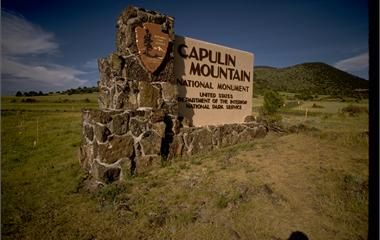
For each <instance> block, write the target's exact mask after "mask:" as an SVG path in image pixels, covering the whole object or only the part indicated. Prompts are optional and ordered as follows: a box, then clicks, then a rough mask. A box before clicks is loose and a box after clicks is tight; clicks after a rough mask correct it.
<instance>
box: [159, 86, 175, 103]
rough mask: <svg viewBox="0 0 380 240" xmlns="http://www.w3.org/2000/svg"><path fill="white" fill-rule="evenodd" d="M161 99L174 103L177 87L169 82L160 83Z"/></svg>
mask: <svg viewBox="0 0 380 240" xmlns="http://www.w3.org/2000/svg"><path fill="white" fill-rule="evenodd" d="M161 86H162V97H163V99H164V100H165V101H174V100H176V98H177V95H178V92H177V85H176V84H173V83H171V82H164V83H162V85H161Z"/></svg>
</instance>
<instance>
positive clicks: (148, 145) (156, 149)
mask: <svg viewBox="0 0 380 240" xmlns="http://www.w3.org/2000/svg"><path fill="white" fill-rule="evenodd" d="M161 142H162V138H161V137H160V135H158V134H157V133H155V132H154V131H150V130H148V131H146V132H145V133H144V135H143V137H142V139H141V141H140V145H141V150H142V152H143V153H144V155H151V154H160V152H161Z"/></svg>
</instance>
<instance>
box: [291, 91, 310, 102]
mask: <svg viewBox="0 0 380 240" xmlns="http://www.w3.org/2000/svg"><path fill="white" fill-rule="evenodd" d="M294 97H296V98H297V99H300V100H304V101H307V100H312V99H313V95H311V93H310V92H302V93H301V94H296V95H294Z"/></svg>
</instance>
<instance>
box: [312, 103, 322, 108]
mask: <svg viewBox="0 0 380 240" xmlns="http://www.w3.org/2000/svg"><path fill="white" fill-rule="evenodd" d="M311 107H312V108H324V107H323V106H321V105H318V104H316V103H313V105H312V106H311Z"/></svg>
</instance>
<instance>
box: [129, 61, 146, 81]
mask: <svg viewBox="0 0 380 240" xmlns="http://www.w3.org/2000/svg"><path fill="white" fill-rule="evenodd" d="M123 77H125V78H126V79H128V80H133V81H149V74H148V72H147V71H146V70H145V69H144V68H143V67H142V66H141V65H140V63H139V61H138V60H137V58H136V57H128V58H126V60H125V69H124V71H123Z"/></svg>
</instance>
